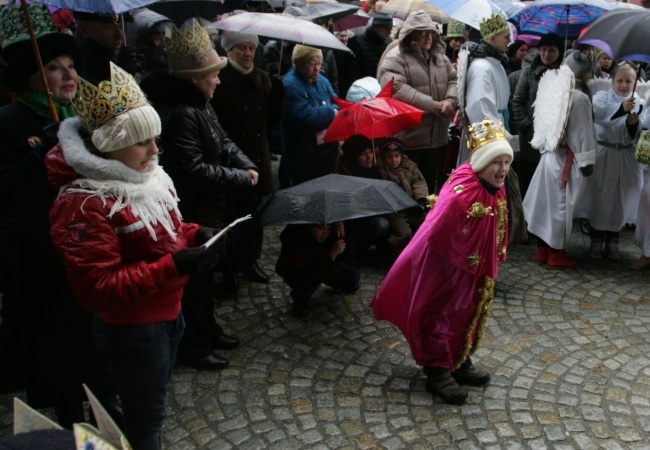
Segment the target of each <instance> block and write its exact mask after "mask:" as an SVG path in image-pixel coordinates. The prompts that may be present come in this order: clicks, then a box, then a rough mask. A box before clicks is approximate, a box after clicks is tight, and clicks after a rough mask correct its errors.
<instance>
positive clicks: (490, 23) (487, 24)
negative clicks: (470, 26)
mask: <svg viewBox="0 0 650 450" xmlns="http://www.w3.org/2000/svg"><path fill="white" fill-rule="evenodd" d="M479 26H480V28H481V36H483V39H488V38H489V37H490V36H492V35H493V34H498V33H501V32H503V31H506V30H508V29H509V27H508V18H507V17H506V16H505V15H504V14H503V13H502V12H501V11H499V12H498V13H494V14H491V15H490V17H486V18H485V19H483V20H481V23H480V24H479Z"/></svg>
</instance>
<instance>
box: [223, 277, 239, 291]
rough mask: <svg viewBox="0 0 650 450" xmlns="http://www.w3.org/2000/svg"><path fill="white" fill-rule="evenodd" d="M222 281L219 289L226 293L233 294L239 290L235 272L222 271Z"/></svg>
mask: <svg viewBox="0 0 650 450" xmlns="http://www.w3.org/2000/svg"><path fill="white" fill-rule="evenodd" d="M222 275H223V281H222V283H221V289H222V290H223V291H224V292H225V293H228V294H234V293H236V292H237V291H238V290H239V277H238V276H237V273H236V272H222Z"/></svg>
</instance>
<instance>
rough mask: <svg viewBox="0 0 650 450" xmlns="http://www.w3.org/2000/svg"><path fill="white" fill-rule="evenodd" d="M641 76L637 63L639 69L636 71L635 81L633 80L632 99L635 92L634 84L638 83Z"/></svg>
mask: <svg viewBox="0 0 650 450" xmlns="http://www.w3.org/2000/svg"><path fill="white" fill-rule="evenodd" d="M640 76H641V64H640V63H639V68H638V69H637V71H636V80H634V87H633V88H632V97H634V92H636V83H637V81H639V77H640Z"/></svg>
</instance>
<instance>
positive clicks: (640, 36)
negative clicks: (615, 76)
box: [578, 9, 650, 63]
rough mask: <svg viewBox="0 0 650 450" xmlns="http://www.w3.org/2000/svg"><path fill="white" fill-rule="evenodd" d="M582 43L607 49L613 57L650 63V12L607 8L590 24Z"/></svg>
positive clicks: (581, 38)
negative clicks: (608, 9) (649, 44)
mask: <svg viewBox="0 0 650 450" xmlns="http://www.w3.org/2000/svg"><path fill="white" fill-rule="evenodd" d="M578 42H579V43H581V44H587V45H593V46H594V47H598V48H600V49H603V50H604V51H605V53H607V54H608V55H609V56H610V57H611V58H612V59H618V60H621V59H628V60H632V61H644V62H647V63H650V46H648V42H650V11H649V10H638V9H622V10H621V9H616V10H613V11H607V12H605V13H603V15H602V16H600V17H599V18H598V19H596V20H594V21H593V22H592V23H591V24H589V26H587V29H586V31H585V32H584V33H583V34H582V36H580V38H579V39H578Z"/></svg>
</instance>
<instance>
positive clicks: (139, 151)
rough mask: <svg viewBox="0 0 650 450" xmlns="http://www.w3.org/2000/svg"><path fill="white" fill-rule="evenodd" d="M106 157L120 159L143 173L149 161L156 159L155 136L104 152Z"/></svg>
mask: <svg viewBox="0 0 650 450" xmlns="http://www.w3.org/2000/svg"><path fill="white" fill-rule="evenodd" d="M104 156H105V157H106V159H114V160H116V161H120V162H121V163H122V164H124V165H125V166H126V167H128V168H130V169H133V170H136V171H138V172H142V173H145V172H147V171H148V170H149V163H150V162H151V161H155V160H156V159H158V146H157V145H156V138H151V139H147V140H146V141H142V142H138V143H137V144H133V145H129V146H128V147H124V148H121V149H119V150H115V151H112V152H108V153H104Z"/></svg>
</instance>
